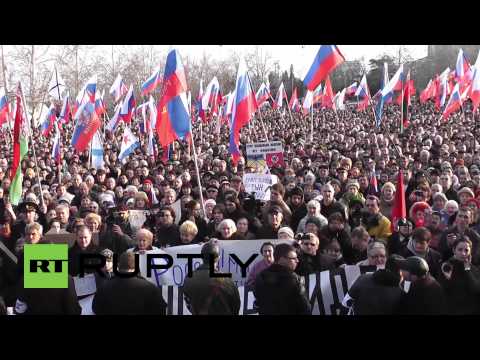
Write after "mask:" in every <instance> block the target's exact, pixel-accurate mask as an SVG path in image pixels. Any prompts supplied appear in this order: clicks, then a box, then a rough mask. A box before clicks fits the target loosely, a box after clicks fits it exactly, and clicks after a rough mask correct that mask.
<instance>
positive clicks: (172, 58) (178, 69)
mask: <svg viewBox="0 0 480 360" xmlns="http://www.w3.org/2000/svg"><path fill="white" fill-rule="evenodd" d="M186 92H187V80H186V78H185V70H184V68H183V64H182V60H181V59H180V54H179V52H178V50H175V49H173V50H171V51H170V52H169V53H168V55H167V61H166V64H165V73H164V75H163V86H162V92H161V97H160V101H159V102H158V107H157V126H156V129H157V134H158V139H159V141H160V143H161V145H162V146H166V145H169V144H171V143H172V142H174V141H175V140H177V139H179V138H180V139H183V138H185V136H186V135H187V134H189V133H190V128H191V124H190V113H189V110H188V102H187V93H186Z"/></svg>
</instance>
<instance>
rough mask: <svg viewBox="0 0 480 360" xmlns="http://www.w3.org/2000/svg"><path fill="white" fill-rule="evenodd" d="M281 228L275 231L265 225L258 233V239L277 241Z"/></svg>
mask: <svg viewBox="0 0 480 360" xmlns="http://www.w3.org/2000/svg"><path fill="white" fill-rule="evenodd" d="M280 227H281V226H280ZM280 227H279V228H278V229H276V230H275V229H274V228H273V227H272V226H270V225H268V224H265V225H263V226H262V227H261V228H260V229H259V230H258V232H257V239H262V240H263V239H277V238H278V230H279V229H280Z"/></svg>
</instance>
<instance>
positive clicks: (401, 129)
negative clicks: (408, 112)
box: [399, 81, 405, 134]
mask: <svg viewBox="0 0 480 360" xmlns="http://www.w3.org/2000/svg"><path fill="white" fill-rule="evenodd" d="M403 83H404V81H402V94H401V99H402V101H401V103H400V124H399V125H400V134H403V100H404V96H405V94H404V93H403V92H404V89H405V88H404V86H403Z"/></svg>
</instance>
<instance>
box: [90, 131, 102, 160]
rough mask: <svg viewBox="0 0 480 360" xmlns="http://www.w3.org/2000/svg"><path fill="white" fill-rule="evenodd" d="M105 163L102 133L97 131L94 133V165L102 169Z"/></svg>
mask: <svg viewBox="0 0 480 360" xmlns="http://www.w3.org/2000/svg"><path fill="white" fill-rule="evenodd" d="M103 165H104V161H103V145H102V139H101V137H100V133H99V132H98V130H97V132H96V133H95V135H93V139H92V167H94V168H95V169H100V168H102V167H103Z"/></svg>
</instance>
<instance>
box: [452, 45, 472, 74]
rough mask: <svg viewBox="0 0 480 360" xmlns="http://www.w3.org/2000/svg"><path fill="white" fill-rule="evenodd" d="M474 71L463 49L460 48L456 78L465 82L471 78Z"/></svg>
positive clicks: (456, 65)
mask: <svg viewBox="0 0 480 360" xmlns="http://www.w3.org/2000/svg"><path fill="white" fill-rule="evenodd" d="M471 76H472V73H471V71H470V63H469V62H468V60H467V58H466V57H465V54H464V53H463V50H462V49H460V50H458V56H457V62H456V64H455V80H456V81H457V82H463V81H465V80H471Z"/></svg>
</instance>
